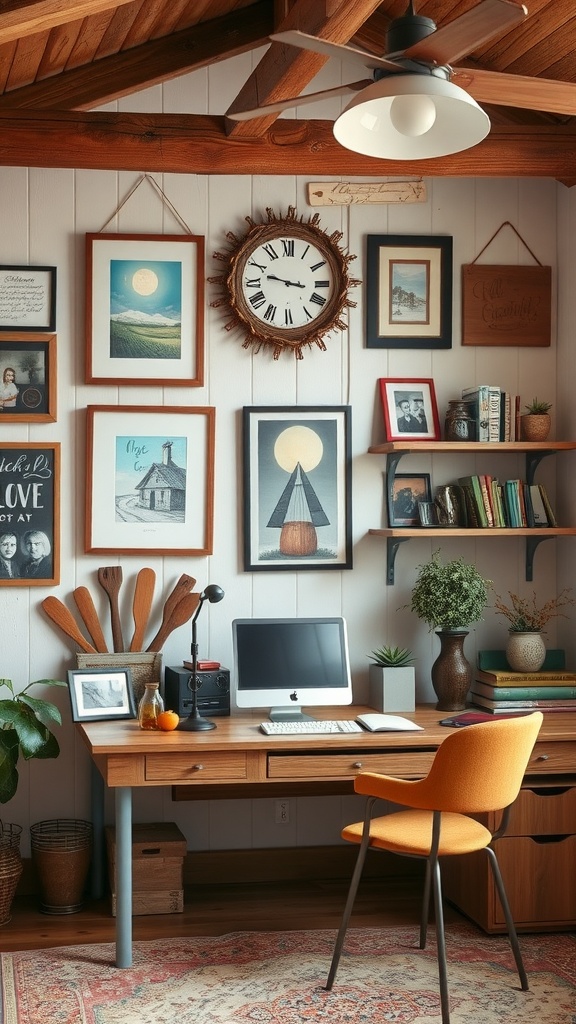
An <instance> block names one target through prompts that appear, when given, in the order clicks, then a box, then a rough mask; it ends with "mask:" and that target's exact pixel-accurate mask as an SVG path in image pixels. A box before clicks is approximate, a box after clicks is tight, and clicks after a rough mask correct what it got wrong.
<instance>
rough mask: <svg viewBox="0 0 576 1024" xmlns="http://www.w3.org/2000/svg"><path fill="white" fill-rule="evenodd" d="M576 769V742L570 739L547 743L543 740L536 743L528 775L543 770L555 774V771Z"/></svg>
mask: <svg viewBox="0 0 576 1024" xmlns="http://www.w3.org/2000/svg"><path fill="white" fill-rule="evenodd" d="M574 771H576V742H574V741H570V740H568V741H567V742H562V743H547V742H546V741H545V740H541V741H540V742H539V743H537V744H536V746H535V747H534V750H533V751H532V754H531V756H530V760H529V762H528V767H527V769H526V774H527V775H534V774H535V773H540V772H543V773H545V774H546V775H554V773H555V772H571V773H574Z"/></svg>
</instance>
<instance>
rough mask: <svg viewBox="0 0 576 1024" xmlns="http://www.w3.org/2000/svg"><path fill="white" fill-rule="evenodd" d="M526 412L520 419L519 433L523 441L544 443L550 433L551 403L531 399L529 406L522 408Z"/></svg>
mask: <svg viewBox="0 0 576 1024" xmlns="http://www.w3.org/2000/svg"><path fill="white" fill-rule="evenodd" d="M524 408H525V409H527V410H528V411H527V412H526V413H525V414H524V415H523V416H521V417H520V432H521V434H522V440H523V441H545V440H546V438H547V437H548V434H549V433H550V423H551V420H550V415H549V410H550V409H551V408H552V403H551V402H541V401H540V400H539V399H538V398H533V399H532V401H531V402H530V404H529V405H525V406H524Z"/></svg>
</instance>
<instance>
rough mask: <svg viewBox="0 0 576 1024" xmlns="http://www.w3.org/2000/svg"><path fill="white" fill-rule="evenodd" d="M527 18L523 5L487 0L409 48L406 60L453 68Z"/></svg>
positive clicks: (405, 53)
mask: <svg viewBox="0 0 576 1024" xmlns="http://www.w3.org/2000/svg"><path fill="white" fill-rule="evenodd" d="M527 14H528V11H527V10H526V8H525V7H524V5H523V4H517V3H512V2H511V0H483V2H482V3H479V4H477V6H476V7H473V8H472V10H470V11H467V12H466V14H461V15H460V17H459V18H455V19H454V21H451V22H450V23H449V24H448V25H443V26H441V27H440V28H438V29H436V31H435V32H432V33H431V35H429V36H426V38H425V39H422V40H421V41H420V42H419V43H415V44H414V46H409V47H408V48H407V49H406V50H404V52H403V54H402V56H403V57H410V58H412V59H413V60H423V61H427V62H428V63H430V64H432V63H434V64H452V63H453V62H454V61H457V60H461V58H462V57H465V56H466V54H468V53H471V52H472V50H475V49H477V47H479V46H483V45H484V43H488V42H490V40H491V39H495V38H497V37H498V36H501V35H502V34H503V33H504V32H506V31H507V30H508V29H510V28H513V26H514V25H518V24H519V23H520V22H521V21H524V19H525V18H526V16H527Z"/></svg>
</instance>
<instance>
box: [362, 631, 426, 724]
mask: <svg viewBox="0 0 576 1024" xmlns="http://www.w3.org/2000/svg"><path fill="white" fill-rule="evenodd" d="M370 658H371V659H372V661H373V662H374V664H373V665H370V669H369V682H370V689H369V704H370V707H372V708H375V709H376V711H386V712H388V711H414V710H415V707H416V682H415V671H414V666H413V665H412V662H413V661H414V657H413V655H412V652H411V651H409V650H407V649H406V648H405V647H392V646H390V645H388V644H385V645H384V646H383V647H379V648H378V649H377V650H375V651H372V654H371V655H370Z"/></svg>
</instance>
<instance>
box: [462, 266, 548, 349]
mask: <svg viewBox="0 0 576 1024" xmlns="http://www.w3.org/2000/svg"><path fill="white" fill-rule="evenodd" d="M551 280H552V272H551V268H550V267H542V266H538V267H531V266H527V267H518V266H488V265H487V264H477V263H469V264H466V265H465V266H463V267H462V344H463V345H485V346H497V345H498V346H504V345H522V346H524V347H526V346H529V347H532V348H536V347H538V346H539V347H542V348H543V347H545V346H547V345H550V316H551Z"/></svg>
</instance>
